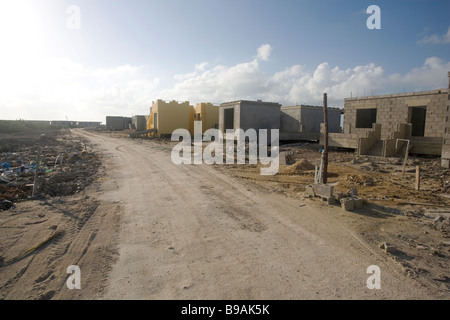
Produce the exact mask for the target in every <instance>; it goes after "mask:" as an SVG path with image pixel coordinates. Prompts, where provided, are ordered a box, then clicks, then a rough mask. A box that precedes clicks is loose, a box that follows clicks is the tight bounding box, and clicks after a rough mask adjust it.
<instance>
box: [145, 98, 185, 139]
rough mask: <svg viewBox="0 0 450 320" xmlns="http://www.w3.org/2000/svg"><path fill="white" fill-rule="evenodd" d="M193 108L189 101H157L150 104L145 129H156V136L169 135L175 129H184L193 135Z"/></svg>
mask: <svg viewBox="0 0 450 320" xmlns="http://www.w3.org/2000/svg"><path fill="white" fill-rule="evenodd" d="M193 119H194V107H193V106H191V105H189V101H184V102H178V101H175V100H172V101H163V100H160V99H158V100H157V101H156V102H153V103H152V107H151V108H150V117H149V118H148V121H147V129H156V130H157V131H156V135H157V136H161V135H171V134H172V132H173V131H174V130H176V129H186V130H188V131H189V132H190V133H191V134H193V125H194V123H193Z"/></svg>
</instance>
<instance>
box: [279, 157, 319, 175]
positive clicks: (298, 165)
mask: <svg viewBox="0 0 450 320" xmlns="http://www.w3.org/2000/svg"><path fill="white" fill-rule="evenodd" d="M314 168H315V166H314V165H313V164H312V163H311V162H309V161H308V160H306V159H301V160H298V161H297V162H295V163H294V164H292V165H290V166H286V167H285V169H284V170H283V173H300V172H304V171H311V170H314Z"/></svg>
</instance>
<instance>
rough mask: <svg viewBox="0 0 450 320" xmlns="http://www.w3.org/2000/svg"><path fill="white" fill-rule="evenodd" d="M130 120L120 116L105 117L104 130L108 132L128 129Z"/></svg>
mask: <svg viewBox="0 0 450 320" xmlns="http://www.w3.org/2000/svg"><path fill="white" fill-rule="evenodd" d="M130 127H131V118H130V117H122V116H107V117H106V129H107V130H110V131H123V130H125V129H130Z"/></svg>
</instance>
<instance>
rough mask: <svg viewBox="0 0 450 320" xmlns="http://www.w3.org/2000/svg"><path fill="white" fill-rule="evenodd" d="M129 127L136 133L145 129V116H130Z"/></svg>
mask: <svg viewBox="0 0 450 320" xmlns="http://www.w3.org/2000/svg"><path fill="white" fill-rule="evenodd" d="M131 126H132V128H133V129H135V130H136V131H144V130H146V129H147V121H146V118H145V116H132V117H131Z"/></svg>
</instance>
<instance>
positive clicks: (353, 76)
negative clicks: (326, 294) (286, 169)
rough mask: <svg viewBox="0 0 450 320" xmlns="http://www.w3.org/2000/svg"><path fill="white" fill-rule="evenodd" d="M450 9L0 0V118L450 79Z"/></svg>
mask: <svg viewBox="0 0 450 320" xmlns="http://www.w3.org/2000/svg"><path fill="white" fill-rule="evenodd" d="M369 5H378V6H379V7H380V9H381V29H380V30H369V29H368V28H367V27H366V20H367V19H368V18H369V16H370V14H367V13H366V9H367V7H368V6H369ZM70 6H76V8H78V9H79V16H77V17H79V22H80V24H79V28H75V29H70V28H69V27H68V24H67V23H68V20H70V19H71V18H73V17H74V15H73V11H70V10H69V11H68V8H70ZM449 12H450V2H449V1H445V0H441V1H437V0H436V1H425V0H421V1H419V0H416V1H413V0H410V1H404V0H396V1H363V0H355V1H338V0H334V1H333V0H327V1H300V0H297V1H294V0H292V1H288V0H282V1H272V0H227V1H225V0H209V1H208V0H164V1H157V0H145V1H144V0H143V1H139V0H129V1H125V0H71V1H67V0H15V1H9V0H7V1H3V0H0V36H1V39H3V41H2V42H3V44H2V51H1V53H0V67H2V70H3V72H2V73H1V74H0V85H2V86H3V88H4V90H1V91H0V108H1V109H0V110H1V115H0V118H2V119H18V118H24V119H64V118H65V117H66V116H67V117H69V118H72V119H76V120H98V121H104V119H105V116H106V115H125V116H130V115H132V114H147V113H148V111H149V107H150V106H151V103H152V101H154V100H156V99H159V98H161V99H166V100H169V99H170V100H172V99H174V100H183V101H184V100H189V101H190V102H191V103H193V104H195V103H198V102H208V101H211V102H214V103H221V102H226V101H229V100H234V99H235V98H237V99H254V100H256V99H262V100H268V101H277V102H280V103H282V104H283V105H289V104H296V103H308V104H320V103H321V95H322V93H323V92H327V93H328V98H329V101H330V105H332V106H343V99H344V98H345V97H348V96H350V94H352V95H353V96H355V95H357V94H358V95H363V94H364V93H365V94H366V95H369V94H372V93H373V94H385V93H396V92H403V91H414V90H429V89H437V88H440V87H447V85H448V80H447V71H450V31H449V30H450V29H449V27H450V18H449V17H448V13H449ZM70 21H73V20H70ZM3 48H6V49H3Z"/></svg>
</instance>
